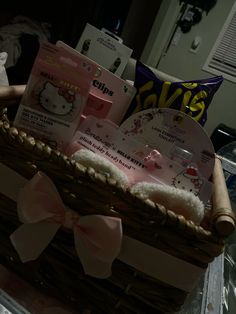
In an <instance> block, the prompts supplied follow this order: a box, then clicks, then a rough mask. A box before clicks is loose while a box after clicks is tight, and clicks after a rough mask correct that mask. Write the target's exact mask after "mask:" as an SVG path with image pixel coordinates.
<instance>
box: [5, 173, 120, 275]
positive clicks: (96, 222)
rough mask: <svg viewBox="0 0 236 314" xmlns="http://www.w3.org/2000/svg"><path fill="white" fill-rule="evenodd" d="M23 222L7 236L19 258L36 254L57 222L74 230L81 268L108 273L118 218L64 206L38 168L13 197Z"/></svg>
mask: <svg viewBox="0 0 236 314" xmlns="http://www.w3.org/2000/svg"><path fill="white" fill-rule="evenodd" d="M17 211H18V215H19V219H20V221H21V222H22V223H23V225H21V226H20V227H19V228H18V229H17V230H16V231H15V232H14V233H13V234H12V235H11V237H10V239H11V242H12V244H13V246H14V247H15V249H16V251H17V252H18V254H19V256H20V258H21V260H22V262H27V261H32V260H35V259H37V258H38V257H39V255H40V254H41V253H42V252H43V250H44V249H45V248H46V247H47V245H48V244H49V243H50V241H51V240H52V239H53V237H54V236H55V234H56V232H57V231H58V229H59V228H60V227H61V226H64V227H66V228H69V229H72V230H73V232H74V241H75V249H76V252H77V254H78V256H79V258H80V261H81V264H82V266H83V268H84V272H85V273H86V274H87V275H90V276H93V277H97V278H107V277H109V276H110V275H111V266H112V262H113V260H114V259H115V258H116V257H117V256H118V254H119V252H120V248H121V242H122V225H121V219H119V218H116V217H107V216H102V215H88V216H79V215H78V214H77V213H76V212H74V211H72V210H71V209H68V208H66V207H65V206H64V204H63V202H62V200H61V197H60V195H59V193H58V191H57V189H56V187H55V185H54V184H53V182H52V181H51V180H50V179H49V177H47V176H46V175H45V174H43V173H42V172H38V173H37V174H36V175H35V176H34V177H33V178H32V179H31V180H30V181H29V182H27V184H26V185H25V187H24V188H23V189H21V190H20V193H19V195H18V200H17Z"/></svg>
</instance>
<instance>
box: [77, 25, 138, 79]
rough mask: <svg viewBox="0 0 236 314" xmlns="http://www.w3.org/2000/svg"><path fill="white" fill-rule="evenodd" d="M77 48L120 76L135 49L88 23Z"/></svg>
mask: <svg viewBox="0 0 236 314" xmlns="http://www.w3.org/2000/svg"><path fill="white" fill-rule="evenodd" d="M76 50H78V51H79V52H80V53H82V54H84V55H86V56H87V57H89V58H90V59H92V60H94V61H95V62H97V63H98V64H100V65H102V66H103V67H104V68H106V69H108V70H109V71H111V72H112V73H114V74H116V75H118V76H120V75H121V74H122V73H123V71H124V68H125V66H126V64H127V62H128V60H129V58H130V56H131V54H132V51H133V50H132V49H130V48H128V47H127V46H125V45H123V44H121V43H120V42H119V41H118V40H116V39H115V38H113V37H111V36H110V35H108V34H106V33H105V32H103V31H101V30H99V29H97V28H96V27H94V26H92V25H90V24H88V23H87V24H86V27H85V29H84V31H83V33H82V35H81V37H80V40H79V42H78V44H77V46H76Z"/></svg>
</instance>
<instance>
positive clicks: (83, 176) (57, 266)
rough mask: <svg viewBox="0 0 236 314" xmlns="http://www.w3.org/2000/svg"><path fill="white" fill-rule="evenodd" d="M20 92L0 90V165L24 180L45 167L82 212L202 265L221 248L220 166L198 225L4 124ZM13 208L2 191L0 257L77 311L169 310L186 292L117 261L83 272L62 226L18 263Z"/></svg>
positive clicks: (225, 221)
mask: <svg viewBox="0 0 236 314" xmlns="http://www.w3.org/2000/svg"><path fill="white" fill-rule="evenodd" d="M22 91H23V89H22V88H19V87H16V88H10V89H7V88H0V104H1V111H0V114H1V120H0V162H1V163H3V164H5V165H6V166H8V167H10V168H12V169H14V170H15V171H16V172H18V173H19V174H21V175H23V176H24V177H26V178H31V177H32V176H33V175H34V174H35V173H36V172H37V171H38V170H41V171H43V172H45V173H46V174H47V175H48V176H49V177H50V178H51V179H52V180H53V181H54V183H55V185H56V187H57V188H58V190H59V192H60V194H61V197H62V199H63V201H64V203H65V204H67V205H68V206H70V207H71V208H72V209H74V210H75V211H78V212H79V213H80V214H81V215H84V214H94V213H99V214H103V215H109V216H112V215H113V216H114V215H116V216H119V217H121V218H122V224H123V230H124V233H125V235H128V236H130V237H132V238H134V239H137V240H139V241H141V242H143V243H146V244H148V245H150V246H152V247H154V248H158V249H159V250H162V251H163V252H166V253H168V254H170V255H172V256H175V257H177V258H179V259H181V260H183V261H187V262H189V263H191V264H193V265H196V266H198V267H201V268H203V269H205V268H206V267H207V266H208V263H210V262H211V261H212V260H213V259H214V257H216V256H218V255H220V254H221V253H222V251H223V249H224V239H225V237H226V236H228V235H229V234H230V233H231V232H232V231H233V229H234V215H233V213H232V211H231V209H230V204H229V199H228V195H227V190H226V188H225V185H224V178H223V176H222V171H221V172H220V171H218V170H217V171H215V174H214V178H213V179H214V195H213V209H212V215H211V217H209V219H208V222H207V223H206V224H205V229H204V228H203V227H200V226H196V225H195V224H194V223H193V222H191V221H186V220H185V219H184V218H183V217H181V216H177V215H175V214H174V213H173V212H171V211H168V209H165V208H164V207H163V206H158V204H154V203H153V202H151V201H150V200H143V199H142V198H141V197H136V196H134V195H132V194H131V193H130V192H129V190H125V189H123V188H121V187H120V186H118V184H117V183H116V182H115V181H112V180H107V179H106V178H105V177H104V176H102V175H101V174H99V173H96V172H95V171H94V170H93V169H91V168H85V167H83V166H82V165H80V164H78V163H75V162H74V161H72V160H70V159H68V158H67V157H65V156H64V155H63V154H61V153H60V152H58V151H55V150H53V149H51V148H50V147H49V146H47V145H45V144H44V143H42V142H40V141H37V140H35V139H34V138H32V137H31V136H28V135H27V134H25V133H24V132H21V131H18V130H17V129H16V128H14V127H10V125H9V123H8V120H7V110H6V103H10V102H11V100H12V99H15V98H19V97H20V96H21V94H22ZM10 95H11V97H10ZM1 180H2V182H1V184H2V183H3V178H1ZM15 208H16V204H15V203H14V202H13V201H12V200H10V199H8V198H7V197H5V196H4V195H2V194H0V246H1V251H0V262H1V263H2V264H4V265H6V266H7V267H9V268H11V269H12V270H14V271H15V272H17V273H18V274H20V275H21V276H23V277H24V278H25V279H27V280H29V281H30V282H31V283H33V284H35V285H37V286H39V287H41V288H42V289H43V290H44V291H46V292H47V293H50V294H52V295H54V296H56V297H59V298H60V299H61V300H64V301H65V302H69V303H70V304H72V305H73V306H74V307H75V308H76V309H77V310H78V311H80V310H81V309H84V308H88V309H91V311H92V313H172V312H176V311H178V310H179V309H180V307H181V305H182V304H183V303H184V301H185V299H186V296H187V292H185V291H183V290H181V289H177V288H175V287H172V286H170V285H168V284H166V283H164V282H161V281H158V280H156V279H154V278H151V277H149V276H147V275H145V274H143V273H141V272H139V271H137V270H136V269H134V268H132V267H130V266H128V265H127V264H125V263H122V262H121V261H119V260H116V261H115V262H114V263H113V274H112V276H111V277H110V278H109V279H106V280H98V279H94V278H91V277H89V276H85V275H84V273H83V269H82V267H81V265H80V262H79V259H78V258H77V256H76V253H75V250H74V244H73V237H72V234H71V233H69V232H68V231H66V230H63V229H61V230H60V231H59V232H58V233H57V235H56V236H55V238H54V239H53V241H52V242H51V244H50V245H49V246H48V248H47V249H46V250H45V251H44V252H43V254H42V255H41V256H40V258H39V259H38V260H37V261H35V262H29V263H27V264H22V263H21V262H20V260H19V258H18V256H17V254H16V252H15V250H14V249H13V247H12V245H11V243H10V240H9V235H10V234H11V233H12V232H13V231H14V230H15V229H16V227H17V226H19V225H20V222H19V221H18V217H17V214H16V210H15ZM206 226H209V230H207V228H206ZM157 267H158V261H157ZM176 271H178V270H176Z"/></svg>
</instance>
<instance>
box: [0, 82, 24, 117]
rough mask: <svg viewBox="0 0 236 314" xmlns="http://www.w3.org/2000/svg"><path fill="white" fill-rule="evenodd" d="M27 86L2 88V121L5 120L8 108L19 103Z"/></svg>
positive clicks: (0, 99) (0, 105)
mask: <svg viewBox="0 0 236 314" xmlns="http://www.w3.org/2000/svg"><path fill="white" fill-rule="evenodd" d="M25 87H26V85H12V86H0V119H1V120H5V115H6V107H8V106H10V105H12V104H15V103H16V102H19V100H20V98H21V97H22V95H23V93H24V90H25Z"/></svg>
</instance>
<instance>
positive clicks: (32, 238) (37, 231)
mask: <svg viewBox="0 0 236 314" xmlns="http://www.w3.org/2000/svg"><path fill="white" fill-rule="evenodd" d="M60 226H61V225H60V224H58V223H55V222H49V221H46V220H44V221H40V222H37V223H31V224H23V225H21V226H20V227H19V228H18V229H16V231H15V232H13V233H12V234H11V236H10V239H11V242H12V244H13V246H14V248H15V249H16V251H17V253H18V255H19V257H20V259H21V261H22V262H23V263H25V262H29V261H33V260H35V259H37V258H38V257H39V255H40V254H41V253H42V252H43V251H44V249H45V248H46V247H47V246H48V244H49V243H50V242H51V240H52V239H53V237H54V236H55V234H56V233H57V231H58V229H59V228H60Z"/></svg>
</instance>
